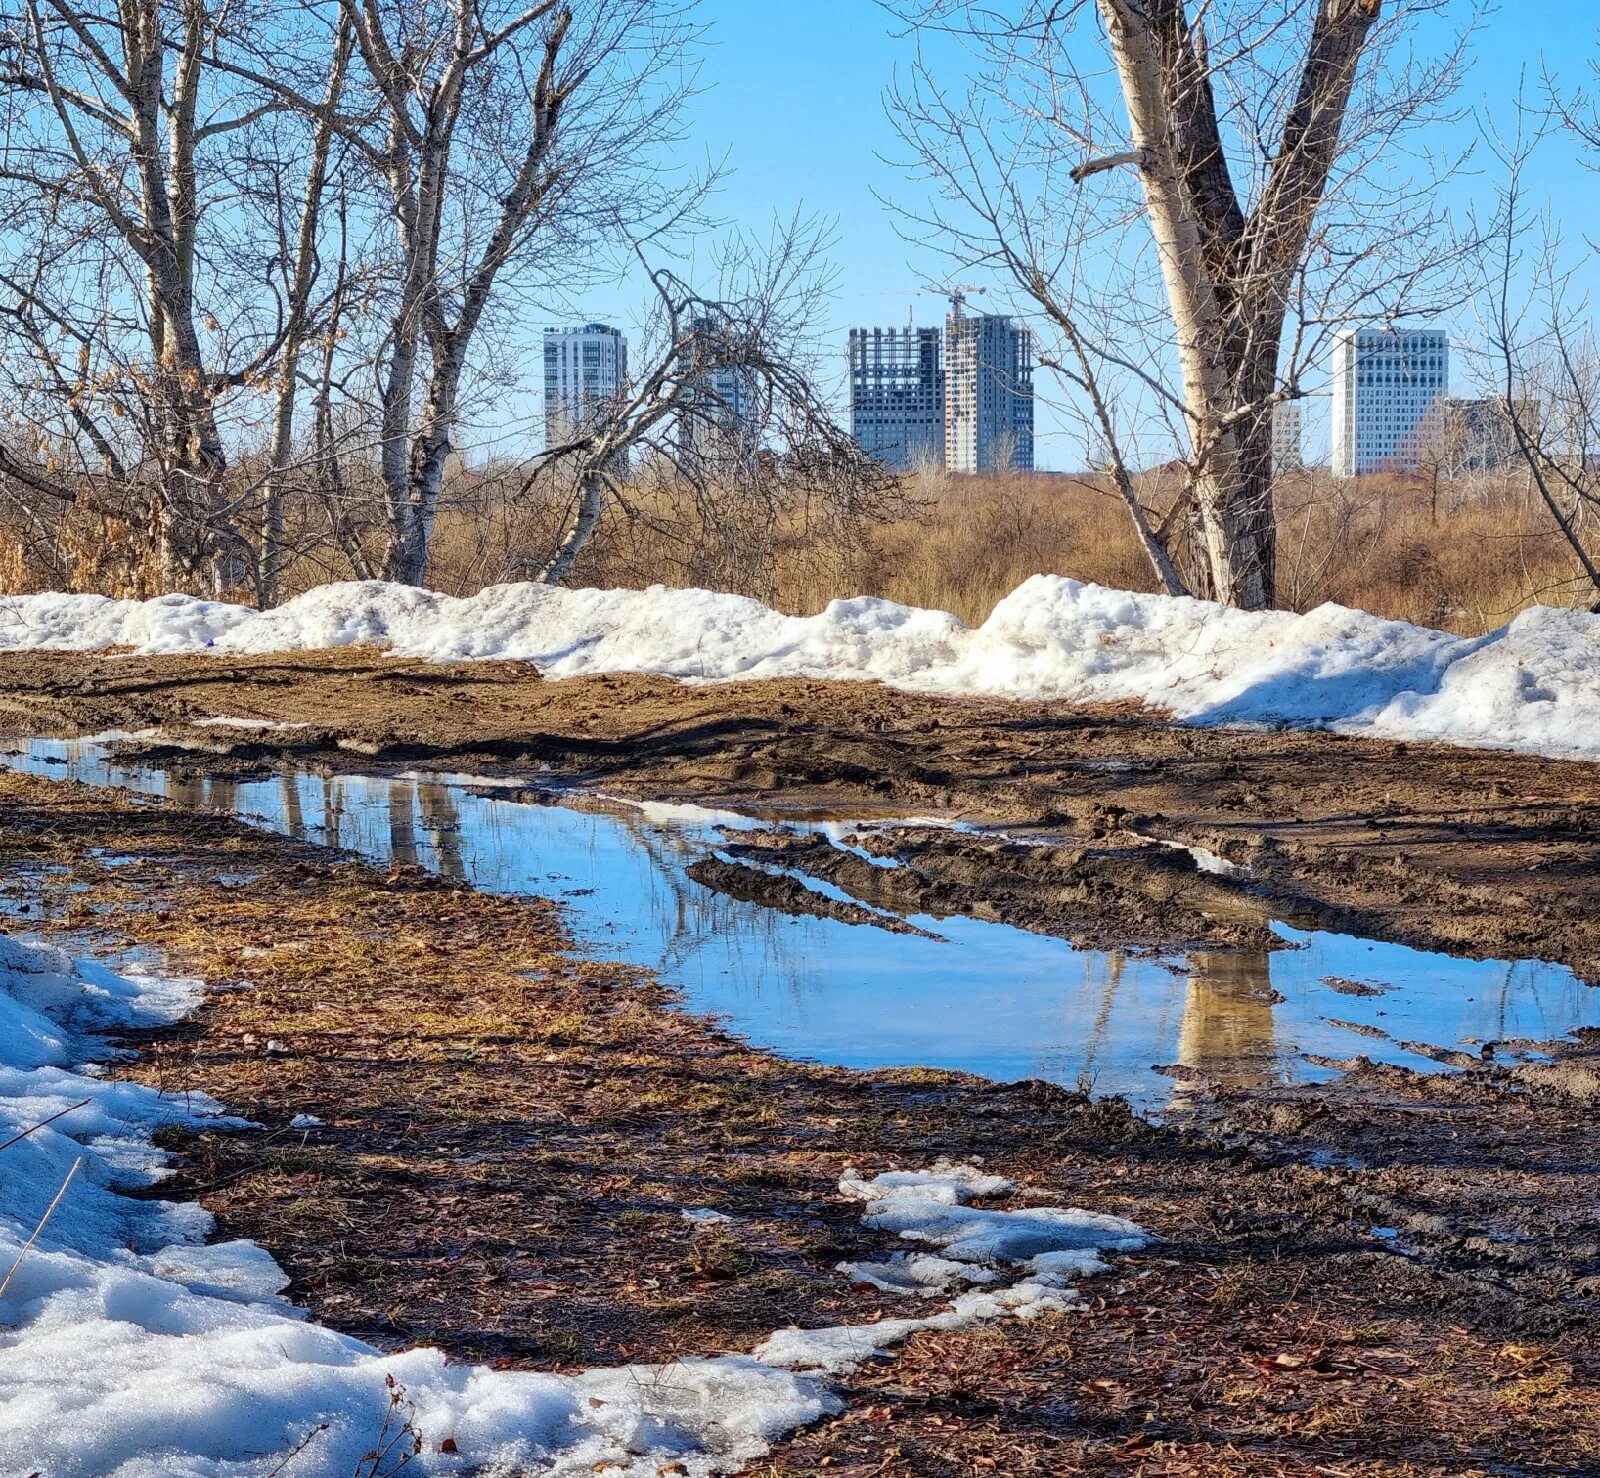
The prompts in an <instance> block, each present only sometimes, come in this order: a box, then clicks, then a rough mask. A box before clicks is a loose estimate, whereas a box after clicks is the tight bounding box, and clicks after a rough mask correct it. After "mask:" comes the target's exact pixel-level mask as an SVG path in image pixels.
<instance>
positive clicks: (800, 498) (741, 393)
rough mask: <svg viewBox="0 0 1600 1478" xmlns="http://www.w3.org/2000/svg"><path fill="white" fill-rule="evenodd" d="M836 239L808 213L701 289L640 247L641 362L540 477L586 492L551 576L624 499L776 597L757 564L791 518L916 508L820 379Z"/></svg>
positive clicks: (820, 528) (832, 528)
mask: <svg viewBox="0 0 1600 1478" xmlns="http://www.w3.org/2000/svg"><path fill="white" fill-rule="evenodd" d="M822 249H823V242H822V239H821V236H820V233H819V232H818V231H817V229H816V227H815V225H814V224H808V223H804V222H799V221H796V222H792V223H790V224H789V225H788V226H787V227H784V228H782V229H779V230H778V231H776V232H775V234H774V236H773V238H772V240H771V241H770V242H768V243H765V244H764V245H760V246H757V245H756V244H754V243H752V242H750V241H748V240H737V241H734V242H732V243H731V244H730V245H729V246H728V248H727V249H726V250H725V251H724V253H723V255H722V257H721V259H720V261H719V262H718V264H717V278H718V280H717V283H716V285H715V287H714V288H712V289H710V290H697V289H696V288H694V287H693V286H691V285H690V284H689V283H688V282H686V281H685V280H684V279H683V278H682V277H681V276H679V275H678V274H677V273H676V272H674V271H672V270H669V269H667V268H663V267H651V266H649V265H648V262H647V252H646V249H645V248H643V247H641V249H640V251H639V260H640V262H641V264H643V265H644V266H645V269H646V271H647V273H648V277H649V280H650V283H651V285H652V287H653V288H654V292H655V308H654V314H653V319H652V322H651V323H650V324H649V325H648V326H647V330H646V333H645V336H644V343H643V345H642V353H640V354H639V355H637V356H636V357H635V366H636V372H635V373H634V374H633V375H632V377H631V379H630V381H629V383H628V384H626V385H625V386H624V387H623V388H622V391H621V393H620V394H618V395H617V396H616V397H615V398H614V399H613V400H610V401H607V402H604V403H602V404H599V405H597V406H594V407H592V408H591V409H590V410H589V412H588V414H587V415H585V416H583V417H581V418H579V419H578V422H577V424H576V425H574V426H572V427H571V429H570V431H569V433H568V439H567V440H566V441H565V442H563V443H561V444H559V445H556V446H554V447H551V448H550V449H549V450H548V451H547V452H546V454H545V456H544V457H543V458H541V459H540V460H539V461H538V462H537V463H536V464H535V466H534V468H533V470H532V472H531V473H530V476H529V478H528V481H527V484H526V487H527V490H528V491H529V492H533V491H534V490H536V489H548V488H549V487H551V486H552V485H554V486H557V487H563V488H569V489H570V490H571V494H572V513H571V516H570V520H569V522H568V523H567V525H566V528H565V530H564V532H563V534H562V536H561V538H560V540H559V542H558V543H557V545H556V547H555V549H554V551H553V552H552V553H551V554H550V556H549V557H548V559H546V560H545V561H544V562H543V563H542V564H540V565H539V566H538V567H537V568H536V570H535V577H536V578H537V579H539V580H542V581H545V582H546V583H550V584H559V583H561V582H562V581H564V580H566V579H567V578H568V576H569V575H570V574H571V573H572V570H573V567H574V565H575V564H576V563H577V561H578V559H579V557H580V556H581V555H582V553H583V551H584V550H585V548H586V547H587V546H588V545H589V543H590V542H591V540H593V539H594V537H595V535H596V533H597V532H598V530H599V528H600V525H601V521H602V519H603V517H604V516H605V513H606V511H607V509H608V508H611V509H614V510H615V511H616V512H617V513H619V514H620V515H621V516H623V517H624V518H626V519H628V520H629V521H633V522H644V523H648V524H649V525H650V527H651V529H652V531H653V533H654V534H655V535H656V536H658V537H662V538H667V539H675V540H683V539H685V538H686V532H685V531H686V529H690V528H692V529H693V530H694V531H695V532H694V535H693V537H695V538H697V539H698V541H699V543H700V549H699V552H698V556H699V562H700V568H699V569H698V570H697V571H696V572H695V573H696V574H697V575H698V577H699V578H700V579H702V580H705V581H707V582H708V583H711V582H714V583H717V584H718V585H720V586H721V587H723V588H729V589H744V590H747V591H751V592H752V593H761V594H766V593H768V591H767V590H766V589H764V588H760V581H761V579H762V578H763V576H762V575H760V574H759V573H758V572H762V571H764V572H765V573H764V578H765V579H766V580H767V581H770V579H771V576H772V571H771V556H772V552H773V541H774V539H775V538H776V537H777V536H778V535H779V533H780V531H781V530H782V529H783V527H784V525H785V522H786V520H790V519H796V518H798V519H800V520H803V521H804V523H805V527H806V533H807V535H808V536H810V537H816V536H819V535H821V534H822V533H824V532H825V529H824V525H827V526H828V528H827V529H826V532H832V533H835V534H836V533H838V532H839V531H840V530H860V529H861V528H863V527H864V526H865V525H866V524H868V523H870V522H873V521H876V520H878V519H881V518H883V517H886V516H890V515H891V514H892V513H893V512H894V511H897V510H898V509H899V508H900V507H901V506H902V504H903V501H904V500H903V495H902V490H901V486H900V483H899V480H898V479H897V478H895V477H894V476H892V475H891V474H889V473H887V472H885V470H884V469H883V468H882V467H881V466H879V465H878V464H877V463H876V462H874V461H873V460H872V458H870V457H869V456H867V455H866V454H865V453H864V452H863V451H862V450H861V449H860V447H859V446H858V445H857V444H856V442H855V441H854V439H853V438H852V437H851V436H850V435H849V433H848V432H847V431H846V430H845V429H844V428H843V427H842V426H840V425H839V424H838V422H837V420H836V419H835V417H834V414H833V411H832V408H831V406H830V405H829V404H828V402H827V398H826V396H825V395H824V394H823V393H822V392H821V391H820V390H819V389H818V387H817V376H816V364H815V357H814V354H813V352H812V349H811V338H810V329H811V325H812V323H813V321H814V319H815V317H816V314H817V310H818V307H819V305H820V302H821V300H822V298H823V296H824V294H825V292H826V290H827V281H828V279H827V272H826V269H825V267H824V265H823V257H822ZM630 464H631V465H632V466H633V468H634V472H633V475H632V477H631V478H630V479H629V480H628V481H627V482H624V480H623V478H622V476H621V471H622V469H623V468H624V467H626V466H628V465H630ZM684 503H687V504H688V505H689V506H688V508H687V509H686V510H685V509H683V508H682V506H681V505H683V504H684ZM664 508H675V509H677V510H678V516H676V517H665V516H663V513H662V510H663V509H664ZM685 514H687V516H684V515H685ZM712 551H714V552H712ZM708 554H709V555H710V558H709V560H708V558H707V556H708Z"/></svg>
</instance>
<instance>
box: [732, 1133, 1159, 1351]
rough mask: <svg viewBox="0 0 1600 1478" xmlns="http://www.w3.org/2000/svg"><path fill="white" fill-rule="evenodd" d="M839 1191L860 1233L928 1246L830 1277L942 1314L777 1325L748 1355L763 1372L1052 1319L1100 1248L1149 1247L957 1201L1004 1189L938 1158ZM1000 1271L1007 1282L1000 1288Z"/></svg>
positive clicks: (1058, 1211) (1030, 1213) (1091, 1223)
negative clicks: (928, 1333)
mask: <svg viewBox="0 0 1600 1478" xmlns="http://www.w3.org/2000/svg"><path fill="white" fill-rule="evenodd" d="M839 1190H840V1192H841V1193H842V1194H843V1195H845V1196H848V1197H849V1198H850V1199H851V1200H854V1201H865V1202H866V1203H867V1210H866V1211H865V1212H864V1213H863V1214H862V1220H863V1221H864V1222H865V1223H866V1224H867V1225H868V1226H870V1227H876V1228H878V1229H880V1230H883V1231H891V1232H894V1233H896V1234H898V1235H899V1236H900V1237H901V1238H902V1239H904V1240H909V1241H914V1242H922V1243H928V1244H931V1245H933V1246H935V1247H937V1248H938V1249H939V1251H938V1253H937V1254H928V1253H914V1254H908V1255H901V1256H896V1257H892V1258H890V1259H888V1260H886V1261H884V1262H855V1263H840V1264H839V1271H840V1272H842V1273H844V1274H845V1275H846V1276H847V1277H848V1278H850V1279H851V1281H852V1282H856V1283H868V1284H871V1285H872V1286H874V1287H876V1288H881V1289H883V1290H884V1291H886V1292H890V1293H907V1294H913V1295H918V1296H922V1297H928V1296H933V1295H948V1294H951V1293H955V1297H954V1299H953V1300H952V1302H951V1304H950V1307H949V1308H948V1309H946V1310H944V1311H943V1312H942V1313H937V1314H930V1315H927V1316H925V1317H921V1318H906V1319H881V1320H879V1321H878V1322H877V1323H876V1324H840V1325H833V1326H831V1327H828V1328H825V1329H780V1330H778V1331H777V1332H776V1333H775V1334H772V1335H770V1336H769V1337H768V1338H767V1339H766V1340H765V1341H763V1342H762V1343H761V1344H760V1345H758V1346H757V1347H756V1351H755V1354H756V1358H757V1359H758V1360H762V1361H764V1362H765V1363H767V1364H769V1365H778V1366H783V1367H785V1368H787V1369H790V1370H806V1371H813V1372H819V1373H825V1374H830V1375H831V1374H838V1373H840V1372H842V1371H847V1370H849V1369H851V1368H852V1367H853V1366H856V1365H859V1364H861V1363H862V1362H863V1361H865V1360H868V1359H871V1358H873V1357H874V1356H876V1355H879V1354H881V1353H882V1352H883V1351H884V1350H887V1349H889V1348H891V1347H892V1346H894V1345H897V1344H899V1343H901V1342H902V1341H903V1340H905V1339H908V1338H910V1336H911V1335H913V1334H916V1333H918V1332H920V1331H922V1330H946V1331H948V1330H957V1329H965V1328H968V1327H969V1326H971V1325H973V1324H976V1323H979V1322H980V1321H982V1320H986V1319H999V1318H1005V1317H1008V1316H1009V1317H1013V1318H1018V1319H1033V1318H1037V1317H1038V1316H1039V1315H1040V1314H1047V1313H1060V1312H1064V1311H1066V1310H1068V1309H1070V1308H1071V1307H1072V1306H1073V1305H1074V1303H1076V1301H1077V1293H1076V1290H1075V1288H1074V1286H1073V1285H1074V1284H1075V1283H1076V1282H1077V1281H1078V1279H1080V1278H1086V1277H1091V1276H1093V1275H1094V1274H1096V1273H1103V1272H1105V1271H1106V1263H1105V1261H1104V1259H1103V1258H1102V1257H1101V1256H1100V1253H1101V1252H1132V1251H1136V1250H1138V1249H1139V1248H1141V1247H1144V1246H1147V1245H1148V1244H1149V1241H1150V1236H1149V1233H1147V1232H1146V1231H1145V1230H1144V1229H1143V1228H1142V1227H1140V1226H1138V1225H1137V1224H1136V1223H1134V1222H1131V1221H1125V1220H1123V1219H1122V1218H1121V1217H1117V1216H1104V1215H1101V1214H1099V1213H1096V1212H1092V1211H1082V1210H1079V1209H1077V1208H1076V1207H1071V1208H1069V1207H1064V1206H1045V1207H1035V1208H1030V1209H1028V1210H1025V1211H995V1210H991V1209H989V1208H986V1207H973V1206H969V1205H967V1204H966V1202H967V1201H969V1200H976V1199H987V1198H989V1197H992V1196H1005V1195H1010V1194H1011V1193H1012V1192H1013V1191H1015V1190H1016V1186H1015V1184H1014V1183H1013V1182H1011V1181H1009V1180H1006V1179H1005V1178H1004V1177H1003V1176H998V1175H985V1174H984V1173H983V1172H982V1171H981V1170H980V1169H979V1168H978V1167H977V1166H975V1165H967V1164H961V1165H956V1164H952V1163H951V1162H950V1161H948V1160H940V1161H938V1162H937V1163H936V1164H935V1165H934V1166H933V1168H932V1169H931V1170H926V1171H903V1170H890V1171H885V1172H883V1173H882V1174H880V1175H876V1176H873V1177H871V1178H867V1177H865V1176H862V1175H861V1174H860V1173H859V1172H857V1171H856V1170H854V1169H850V1170H846V1171H845V1173H844V1175H843V1176H841V1177H840V1180H839ZM1008 1275H1009V1276H1010V1277H1011V1278H1012V1279H1013V1281H1011V1282H1007V1281H1005V1280H1006V1277H1007V1276H1008ZM957 1289H962V1290H964V1291H962V1292H956V1290H957Z"/></svg>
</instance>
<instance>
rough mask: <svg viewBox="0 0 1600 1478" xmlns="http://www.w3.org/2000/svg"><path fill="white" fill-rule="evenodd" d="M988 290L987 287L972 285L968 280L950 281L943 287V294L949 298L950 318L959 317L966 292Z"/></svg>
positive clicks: (983, 291)
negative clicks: (947, 285) (950, 282)
mask: <svg viewBox="0 0 1600 1478" xmlns="http://www.w3.org/2000/svg"><path fill="white" fill-rule="evenodd" d="M988 291H989V289H988V288H986V287H974V286H973V285H972V284H971V283H969V282H955V283H952V284H951V285H950V286H949V287H947V288H945V289H944V295H945V296H946V297H947V298H949V299H950V316H951V317H952V318H960V317H961V316H962V314H961V309H962V306H963V305H964V304H965V303H966V301H967V294H969V293H986V292H988Z"/></svg>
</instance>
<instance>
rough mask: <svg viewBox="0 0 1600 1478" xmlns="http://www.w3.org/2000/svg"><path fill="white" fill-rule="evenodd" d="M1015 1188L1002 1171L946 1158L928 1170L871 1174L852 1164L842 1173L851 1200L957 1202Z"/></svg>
mask: <svg viewBox="0 0 1600 1478" xmlns="http://www.w3.org/2000/svg"><path fill="white" fill-rule="evenodd" d="M1016 1188H1017V1187H1016V1184H1015V1183H1014V1182H1013V1181H1009V1180H1007V1179H1006V1178H1005V1176H1003V1175H987V1174H985V1173H984V1171H983V1170H982V1169H980V1168H979V1167H978V1166H977V1165H968V1164H956V1163H954V1162H953V1161H950V1160H947V1159H939V1160H935V1161H934V1162H933V1166H932V1168H930V1169H928V1170H885V1171H883V1172H881V1173H880V1174H878V1175H874V1176H871V1177H867V1176H863V1175H862V1174H861V1173H860V1172H859V1171H857V1170H856V1169H855V1168H854V1167H851V1168H849V1169H847V1170H846V1171H845V1172H844V1174H843V1175H841V1176H840V1177H839V1192H840V1194H841V1195H844V1196H848V1197H849V1198H850V1199H851V1200H852V1201H886V1200H900V1199H906V1198H910V1199H914V1200H918V1201H943V1202H945V1203H947V1204H948V1205H952V1206H955V1205H962V1204H965V1203H966V1202H968V1201H981V1200H986V1199H988V1198H990V1197H993V1196H1009V1195H1010V1194H1011V1193H1012V1192H1013V1191H1014V1190H1016Z"/></svg>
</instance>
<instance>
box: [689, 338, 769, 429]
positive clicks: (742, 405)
mask: <svg viewBox="0 0 1600 1478" xmlns="http://www.w3.org/2000/svg"><path fill="white" fill-rule="evenodd" d="M691 327H692V329H693V332H694V336H695V339H696V355H697V357H698V359H699V360H700V361H701V362H702V364H703V368H701V369H700V370H699V371H698V373H696V374H695V375H694V376H693V377H692V379H691V381H690V383H689V386H688V394H687V396H686V397H685V400H684V404H683V408H682V410H681V411H680V413H679V416H678V445H679V446H680V447H681V448H682V449H683V450H684V451H685V452H686V453H694V454H695V455H698V456H700V457H703V458H710V459H712V460H723V459H730V458H731V459H734V460H748V459H750V458H753V457H754V456H755V455H756V453H757V452H758V451H759V449H760V441H761V423H762V397H761V382H760V379H759V377H758V376H757V375H756V373H755V371H754V370H753V369H751V368H750V367H749V366H748V365H746V364H742V363H740V350H739V345H738V343H737V342H736V341H735V340H733V339H730V337H729V335H728V332H727V329H726V327H725V326H724V325H722V324H720V323H719V322H718V321H717V320H716V319H714V318H710V317H703V318H697V319H695V320H694V322H693V324H692V325H691Z"/></svg>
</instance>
